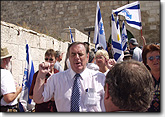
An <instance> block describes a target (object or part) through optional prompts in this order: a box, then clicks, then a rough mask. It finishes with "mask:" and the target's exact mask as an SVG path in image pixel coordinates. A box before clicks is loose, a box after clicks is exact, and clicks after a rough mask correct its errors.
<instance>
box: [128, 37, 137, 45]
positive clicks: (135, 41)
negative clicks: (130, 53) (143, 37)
mask: <svg viewBox="0 0 165 117" xmlns="http://www.w3.org/2000/svg"><path fill="white" fill-rule="evenodd" d="M129 43H131V44H132V45H134V46H138V45H139V44H138V42H137V40H136V39H135V38H131V39H130V40H129Z"/></svg>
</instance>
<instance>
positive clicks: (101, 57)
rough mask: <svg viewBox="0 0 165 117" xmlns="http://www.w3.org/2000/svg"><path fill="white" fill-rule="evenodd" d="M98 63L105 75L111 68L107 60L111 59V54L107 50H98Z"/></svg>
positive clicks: (96, 56) (96, 57)
mask: <svg viewBox="0 0 165 117" xmlns="http://www.w3.org/2000/svg"><path fill="white" fill-rule="evenodd" d="M95 59H96V64H97V65H98V66H99V71H100V72H102V73H104V74H105V75H106V74H107V73H108V71H109V69H108V67H107V66H106V62H107V61H108V60H109V55H108V52H107V51H106V50H103V49H101V50H98V51H97V52H96V55H95Z"/></svg>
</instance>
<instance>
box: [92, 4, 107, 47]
mask: <svg viewBox="0 0 165 117" xmlns="http://www.w3.org/2000/svg"><path fill="white" fill-rule="evenodd" d="M93 43H95V50H97V47H103V48H104V49H105V50H106V49H107V43H106V38H105V31H104V26H103V20H102V17H101V11H100V6H99V2H97V8H96V20H95V31H94V39H93Z"/></svg>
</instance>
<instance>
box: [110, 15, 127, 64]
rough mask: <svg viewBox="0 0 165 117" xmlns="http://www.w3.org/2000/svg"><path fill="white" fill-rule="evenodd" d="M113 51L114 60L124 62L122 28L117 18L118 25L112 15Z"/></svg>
mask: <svg viewBox="0 0 165 117" xmlns="http://www.w3.org/2000/svg"><path fill="white" fill-rule="evenodd" d="M111 18H112V21H111V22H112V30H111V32H112V49H113V53H114V59H115V60H116V61H117V62H120V61H123V58H124V53H123V49H122V44H121V35H120V27H119V20H118V16H117V23H116V22H115V19H114V16H113V13H112V16H111Z"/></svg>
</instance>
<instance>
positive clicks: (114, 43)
mask: <svg viewBox="0 0 165 117" xmlns="http://www.w3.org/2000/svg"><path fill="white" fill-rule="evenodd" d="M112 45H113V48H116V49H118V50H123V49H122V45H121V44H120V43H117V42H115V41H113V39H112Z"/></svg>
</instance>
